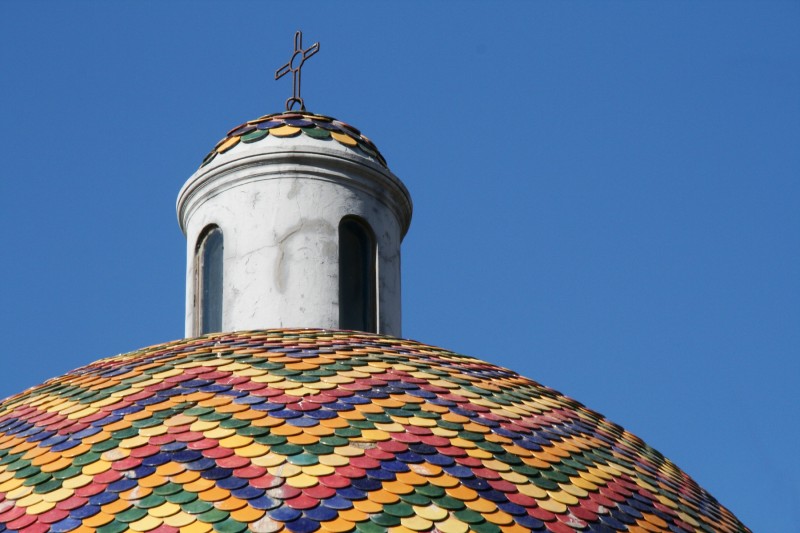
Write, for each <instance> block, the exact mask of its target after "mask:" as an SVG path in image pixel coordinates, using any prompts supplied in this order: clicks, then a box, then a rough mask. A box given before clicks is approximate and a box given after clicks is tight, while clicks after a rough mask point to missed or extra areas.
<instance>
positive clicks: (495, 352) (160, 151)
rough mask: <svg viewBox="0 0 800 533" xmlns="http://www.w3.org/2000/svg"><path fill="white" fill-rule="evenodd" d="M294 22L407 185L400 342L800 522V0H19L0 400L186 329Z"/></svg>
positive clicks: (9, 41) (334, 97) (334, 107)
mask: <svg viewBox="0 0 800 533" xmlns="http://www.w3.org/2000/svg"><path fill="white" fill-rule="evenodd" d="M296 29H302V30H303V31H304V32H305V36H306V43H307V44H310V43H312V42H314V41H317V40H318V41H320V42H321V51H320V53H319V54H318V55H317V56H315V57H314V58H313V59H312V60H311V61H310V62H309V63H308V65H307V69H306V70H305V73H304V92H303V96H304V97H305V98H306V102H307V104H308V107H309V109H310V110H312V111H315V112H320V113H325V114H330V115H334V116H336V117H338V118H340V119H342V120H345V121H347V122H350V123H352V124H354V125H356V126H358V127H359V128H361V129H362V130H363V131H364V132H365V133H366V134H367V135H368V136H369V137H371V138H372V139H373V140H374V141H375V142H376V144H377V145H378V147H379V148H381V150H382V151H383V153H384V155H385V156H386V158H387V159H388V161H389V164H390V166H391V168H392V169H393V170H394V171H395V173H396V174H397V175H398V176H400V177H401V179H403V180H404V182H405V183H406V185H407V186H408V188H409V190H410V191H411V194H412V196H413V199H414V202H415V214H414V220H413V221H412V224H411V230H410V232H409V234H408V236H407V237H406V240H405V243H404V251H403V253H404V255H403V272H404V277H403V282H404V286H403V298H404V301H403V303H404V311H403V317H404V336H406V337H410V338H414V339H417V340H420V341H424V342H427V343H430V344H436V345H440V346H444V347H447V348H450V349H453V350H457V351H460V352H463V353H466V354H470V355H474V356H477V357H480V358H483V359H486V360H488V361H491V362H494V363H497V364H500V365H503V366H507V367H510V368H512V369H514V370H517V371H518V372H520V373H521V374H523V375H526V376H528V377H530V378H533V379H535V380H537V381H539V382H541V383H543V384H545V385H548V386H551V387H554V388H556V389H558V390H560V391H562V392H563V393H565V394H567V395H569V396H572V397H574V398H576V399H578V400H579V401H581V402H583V403H585V404H587V405H588V406H590V407H592V408H594V409H596V410H598V411H600V412H601V413H603V414H604V415H606V416H608V417H609V418H610V419H612V420H614V421H616V422H618V423H620V424H622V425H623V426H625V427H626V428H628V429H629V430H631V431H632V432H634V433H636V434H637V435H639V436H640V437H642V438H644V439H645V440H646V441H647V442H648V443H649V444H651V445H653V446H654V447H656V448H657V449H659V450H660V451H661V452H663V453H664V454H665V455H667V456H668V457H670V458H671V459H672V460H673V461H675V462H676V463H677V464H678V465H679V466H680V467H682V468H683V469H684V470H685V471H686V472H688V473H689V474H690V475H692V476H693V477H694V478H695V479H696V480H698V482H699V483H700V484H701V485H703V486H704V487H705V488H706V489H708V490H709V491H710V492H711V493H712V494H714V495H715V496H716V497H717V498H718V499H719V500H720V501H721V502H722V503H723V504H724V505H726V506H728V507H729V508H730V509H731V510H732V511H733V512H734V513H736V514H737V516H738V517H739V518H740V519H742V520H743V521H744V522H745V523H746V524H748V525H749V526H750V527H752V528H753V529H754V530H755V531H781V532H783V531H800V529H798V525H797V512H798V511H797V510H798V509H800V463H799V462H798V461H797V453H798V451H800V445H798V442H800V424H798V422H799V421H800V392H798V391H799V390H800V237H799V236H798V235H799V234H800V205H799V204H800V184H798V180H799V179H800V3H797V2H703V1H700V2H603V3H601V2H546V3H534V2H518V3H514V2H506V3H503V4H502V5H501V4H500V3H495V2H483V3H479V2H437V3H434V5H433V6H430V5H429V3H424V2H409V1H406V2H385V3H384V2H381V3H376V2H347V3H344V2H341V3H328V2H324V3H323V2H304V3H302V4H301V3H291V4H290V3H276V2H255V1H251V2H226V3H211V2H172V3H169V4H167V5H164V4H162V3H160V2H152V1H151V2H136V3H134V2H113V3H106V2H100V1H96V2H82V3H81V2H71V3H58V2H48V3H44V2H19V3H14V2H3V3H2V6H0V121H2V122H1V123H2V127H1V128H0V164H2V167H1V168H2V170H1V171H2V178H1V179H0V228H2V229H0V245H1V246H2V250H3V251H2V255H0V257H2V260H0V279H2V285H0V301H1V302H2V307H1V309H2V311H0V314H1V316H2V320H1V321H0V334H2V339H3V343H2V349H1V350H0V358H2V359H0V365H2V372H3V377H2V378H1V379H0V396H6V395H9V394H12V393H14V392H17V391H19V390H21V389H23V388H25V387H28V386H32V385H35V384H37V383H39V382H42V381H44V380H45V379H47V378H49V377H52V376H55V375H58V374H61V373H63V372H65V371H67V370H69V369H71V368H74V367H77V366H81V365H83V364H85V363H88V362H90V361H92V360H95V359H97V358H100V357H104V356H108V355H113V354H116V353H120V352H126V351H130V350H133V349H136V348H138V347H141V346H144V345H148V344H155V343H159V342H164V341H168V340H172V339H176V338H180V337H181V336H182V334H183V318H182V317H183V298H184V279H183V276H184V274H183V271H184V264H185V257H184V254H185V249H184V239H183V236H182V234H181V232H180V230H179V229H178V225H177V223H176V217H175V210H174V202H175V198H176V195H177V192H178V190H179V188H180V187H181V185H182V184H183V182H184V181H185V180H186V178H187V177H188V176H189V175H190V174H191V173H192V172H193V171H194V170H195V169H196V168H197V165H198V164H199V162H200V161H201V159H202V157H203V156H204V155H205V153H206V152H207V151H208V150H209V149H210V148H211V147H212V146H213V145H214V144H215V143H216V141H217V140H218V139H219V138H220V137H222V136H223V135H224V134H225V132H227V131H228V129H230V128H231V127H233V126H235V125H237V124H239V123H241V122H242V121H244V120H247V119H251V118H255V117H257V116H259V115H261V114H263V113H266V112H273V111H279V110H281V109H282V106H283V102H284V100H285V99H286V97H287V96H289V90H290V82H288V81H287V80H281V81H280V82H275V81H272V77H273V72H274V70H275V69H276V68H277V67H278V66H280V65H281V64H283V63H284V62H285V61H286V60H287V59H288V57H289V54H290V50H291V45H292V35H293V33H294V31H295V30H296ZM265 326H269V324H265Z"/></svg>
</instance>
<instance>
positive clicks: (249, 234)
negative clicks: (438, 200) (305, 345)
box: [177, 135, 411, 337]
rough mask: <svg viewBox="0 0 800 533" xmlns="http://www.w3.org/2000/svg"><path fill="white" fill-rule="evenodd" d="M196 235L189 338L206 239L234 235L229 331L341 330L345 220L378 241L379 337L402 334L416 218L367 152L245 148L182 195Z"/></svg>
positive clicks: (227, 294) (190, 267)
mask: <svg viewBox="0 0 800 533" xmlns="http://www.w3.org/2000/svg"><path fill="white" fill-rule="evenodd" d="M177 207H178V219H179V222H180V224H181V228H182V230H183V231H184V234H185V235H186V238H187V247H186V252H187V254H186V255H187V262H186V336H187V337H190V336H194V335H196V334H197V333H198V332H197V331H196V330H195V308H194V302H195V294H194V292H195V272H194V269H195V261H194V254H195V248H196V245H197V238H198V236H199V235H200V233H201V232H202V231H203V229H204V228H205V227H207V226H208V225H210V224H216V225H217V226H219V227H220V228H221V230H222V233H223V237H224V264H223V279H224V282H223V318H222V329H223V331H236V330H245V329H258V328H271V327H322V328H338V327H339V307H338V305H339V302H338V300H339V296H338V292H339V272H338V269H339V243H338V241H339V237H338V228H339V221H340V220H341V219H342V218H343V217H344V216H347V215H356V216H359V217H361V218H363V219H364V220H366V221H367V223H368V224H369V225H370V226H371V228H372V230H373V232H374V233H375V237H376V240H377V248H378V257H377V269H378V273H377V280H378V328H379V331H378V332H379V333H383V334H388V335H400V334H401V305H400V243H401V241H402V238H403V236H404V235H405V232H406V231H407V229H408V224H409V223H410V220H411V199H410V196H409V195H408V191H407V190H406V189H405V187H404V186H403V184H402V183H401V182H400V181H399V180H398V179H397V178H396V177H395V176H394V175H393V174H392V173H391V172H389V171H387V170H386V169H385V168H383V167H381V166H380V165H379V164H378V163H377V162H375V161H373V160H372V159H371V158H369V157H367V156H362V155H360V154H359V153H356V152H354V151H353V150H351V149H349V148H346V147H344V146H341V145H339V144H338V143H336V142H335V141H322V140H317V139H311V138H307V137H305V136H302V135H301V136H299V137H295V138H289V139H286V138H283V139H279V138H273V137H267V138H265V139H263V140H261V141H259V142H256V143H253V144H249V145H248V144H239V145H237V146H236V147H234V148H233V149H231V150H230V151H228V152H226V153H225V154H222V155H219V156H217V158H216V159H214V161H212V163H211V164H209V165H207V166H206V167H203V168H202V169H200V170H198V171H197V172H196V173H195V174H194V175H193V176H192V177H191V178H189V180H188V181H187V182H186V184H185V185H184V187H183V189H182V190H181V192H180V195H179V197H178V206H177Z"/></svg>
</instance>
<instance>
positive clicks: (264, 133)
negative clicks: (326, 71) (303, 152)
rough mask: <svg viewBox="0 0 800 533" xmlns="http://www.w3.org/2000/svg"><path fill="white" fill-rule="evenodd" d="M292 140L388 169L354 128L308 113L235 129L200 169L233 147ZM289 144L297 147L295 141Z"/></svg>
mask: <svg viewBox="0 0 800 533" xmlns="http://www.w3.org/2000/svg"><path fill="white" fill-rule="evenodd" d="M293 138H295V139H301V140H306V141H308V140H310V139H313V140H315V141H321V142H322V143H323V144H325V143H327V144H329V145H330V146H331V147H334V148H340V147H345V148H347V149H349V150H350V151H351V152H353V153H355V154H358V155H360V156H362V157H365V158H367V159H370V160H373V161H375V162H376V163H378V164H379V165H380V166H382V167H383V168H388V167H387V165H386V159H384V157H383V155H381V153H380V152H379V151H378V148H377V147H376V146H375V144H374V143H373V142H372V141H371V140H370V139H369V138H367V137H366V136H365V135H364V134H362V133H361V132H360V131H359V130H358V128H356V127H354V126H351V125H350V124H347V123H345V122H342V121H341V120H337V119H335V118H332V117H329V116H325V115H317V114H315V113H310V112H308V111H284V112H282V113H272V114H269V115H264V116H261V117H259V118H257V119H255V120H249V121H247V122H245V123H244V124H240V125H238V126H236V127H235V128H233V129H231V130H230V131H229V132H228V133H227V135H226V136H225V137H223V138H222V139H221V140H220V141H219V142H218V143H217V144H216V146H214V149H213V150H211V151H210V152H209V153H208V155H206V157H205V158H204V159H203V162H202V164H201V165H200V168H202V167H204V166H206V165H208V164H210V163H211V162H212V161H214V160H215V159H216V158H217V157H218V156H220V155H222V154H225V153H228V152H229V151H231V150H232V149H234V148H235V147H237V146H238V149H236V150H235V152H232V153H240V152H243V150H242V148H243V147H247V146H248V145H251V146H250V150H247V152H253V151H258V149H259V148H264V147H265V145H270V144H271V143H269V142H267V143H263V144H262V141H264V140H265V139H271V140H272V141H273V142H274V143H275V144H280V141H284V142H285V140H287V139H293ZM311 143H313V141H311ZM291 144H297V142H294V143H291ZM323 144H318V145H317V146H322V145H323Z"/></svg>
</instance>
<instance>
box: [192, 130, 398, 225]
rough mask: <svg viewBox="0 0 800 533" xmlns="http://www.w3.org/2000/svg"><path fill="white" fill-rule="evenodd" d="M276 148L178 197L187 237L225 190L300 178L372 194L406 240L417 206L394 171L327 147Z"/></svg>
mask: <svg viewBox="0 0 800 533" xmlns="http://www.w3.org/2000/svg"><path fill="white" fill-rule="evenodd" d="M271 148H272V149H271V150H269V151H265V152H262V151H260V152H257V153H250V154H247V153H244V154H242V155H241V156H240V157H236V158H232V159H230V160H228V161H224V162H221V163H220V164H217V165H213V166H209V167H203V168H201V169H199V170H198V171H197V172H195V173H194V174H193V175H192V176H191V177H190V178H189V180H188V181H187V182H186V183H185V184H184V186H183V187H182V188H181V190H180V193H178V200H177V204H176V210H177V215H178V224H180V227H181V231H183V233H184V234H186V221H187V220H188V218H189V217H190V216H191V215H192V213H193V212H194V211H195V209H197V207H198V206H199V205H200V204H201V203H202V202H204V201H205V200H206V199H208V198H211V197H214V196H216V195H217V194H219V193H221V192H222V191H224V190H227V189H230V188H232V187H236V186H238V185H241V184H243V183H250V182H256V181H262V180H270V179H283V178H292V177H294V178H305V179H317V180H321V181H328V182H336V183H342V184H345V185H347V186H348V187H353V188H356V189H360V190H362V191H364V192H366V193H368V194H370V195H371V196H373V197H374V198H376V199H378V200H379V201H381V203H383V204H384V205H386V206H387V207H388V208H389V209H390V210H391V211H392V212H393V213H394V215H395V216H396V217H397V220H398V221H399V222H400V227H401V228H402V236H405V234H406V232H407V231H408V228H409V225H410V224H411V215H412V211H413V204H412V202H411V195H410V194H409V192H408V189H406V187H405V185H403V182H402V181H400V179H399V178H398V177H397V176H395V175H394V174H393V173H392V172H391V171H388V170H387V169H385V168H383V167H381V166H380V165H378V164H377V163H373V162H372V161H370V160H368V159H364V158H358V159H356V158H355V157H353V156H350V154H349V153H347V152H342V151H339V150H332V149H330V148H327V147H322V146H307V145H299V146H298V145H296V146H294V147H293V149H292V148H290V149H287V148H289V147H286V146H280V145H275V146H273V147H271ZM348 156H349V157H348Z"/></svg>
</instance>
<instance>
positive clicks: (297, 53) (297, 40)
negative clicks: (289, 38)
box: [275, 31, 319, 111]
mask: <svg viewBox="0 0 800 533" xmlns="http://www.w3.org/2000/svg"><path fill="white" fill-rule="evenodd" d="M318 51H319V43H314V44H312V45H311V46H309V47H308V48H306V49H305V50H303V32H301V31H296V32H295V34H294V53H293V54H292V57H291V58H290V59H289V62H288V63H286V64H285V65H283V66H282V67H281V68H279V69H278V70H276V71H275V79H276V80H277V79H279V78H282V77H283V76H285V75H286V74H288V73H289V72H291V73H292V78H293V79H292V97H291V98H289V99H287V100H286V110H287V111H291V110H292V108H293V107H294V105H295V104H300V110H301V111H305V109H306V105H305V103H303V99H302V98H301V97H300V74H301V72H300V69H302V68H303V63H305V61H306V59H308V58H309V57H311V56H313V55H314V54H316V53H317V52H318Z"/></svg>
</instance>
